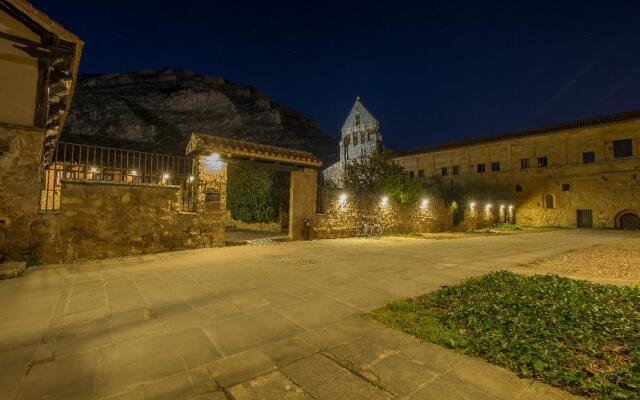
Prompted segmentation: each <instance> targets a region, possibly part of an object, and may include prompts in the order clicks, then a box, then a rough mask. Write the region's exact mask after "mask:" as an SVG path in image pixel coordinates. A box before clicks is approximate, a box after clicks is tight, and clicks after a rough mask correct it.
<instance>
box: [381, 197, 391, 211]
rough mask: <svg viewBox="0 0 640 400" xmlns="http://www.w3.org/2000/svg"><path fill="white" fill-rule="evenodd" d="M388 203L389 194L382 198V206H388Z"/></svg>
mask: <svg viewBox="0 0 640 400" xmlns="http://www.w3.org/2000/svg"><path fill="white" fill-rule="evenodd" d="M387 204H389V197H387V196H384V197H382V199H381V200H380V207H382V208H386V207H387Z"/></svg>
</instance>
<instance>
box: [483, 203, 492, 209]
mask: <svg viewBox="0 0 640 400" xmlns="http://www.w3.org/2000/svg"><path fill="white" fill-rule="evenodd" d="M491 207H493V205H492V204H491V203H489V204H487V205H486V206H484V208H485V209H486V210H491Z"/></svg>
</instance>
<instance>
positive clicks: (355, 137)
mask: <svg viewBox="0 0 640 400" xmlns="http://www.w3.org/2000/svg"><path fill="white" fill-rule="evenodd" d="M357 144H358V134H357V133H354V134H353V145H354V146H355V145H357Z"/></svg>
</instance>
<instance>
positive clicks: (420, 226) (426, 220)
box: [313, 188, 452, 239]
mask: <svg viewBox="0 0 640 400" xmlns="http://www.w3.org/2000/svg"><path fill="white" fill-rule="evenodd" d="M321 210H322V211H323V212H322V213H319V214H317V215H316V218H315V220H314V224H313V237H314V238H316V239H330V238H340V237H352V236H354V232H355V230H356V228H357V227H358V225H359V224H362V223H363V222H364V221H365V219H363V217H366V221H367V223H370V224H379V225H380V226H381V227H382V229H383V232H384V233H385V234H387V233H406V232H440V231H444V230H449V229H451V225H452V219H451V214H450V213H449V210H448V209H447V207H446V206H445V205H444V202H442V201H441V200H436V199H431V200H429V201H428V202H427V203H425V204H423V203H417V204H397V203H394V202H393V201H391V200H388V201H387V202H383V201H381V199H380V197H374V196H359V197H356V198H350V197H347V198H346V199H341V197H340V192H339V191H337V190H332V189H327V188H323V190H322V196H321Z"/></svg>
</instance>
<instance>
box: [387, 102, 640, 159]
mask: <svg viewBox="0 0 640 400" xmlns="http://www.w3.org/2000/svg"><path fill="white" fill-rule="evenodd" d="M634 119H640V110H634V111H623V112H619V113H614V114H606V115H600V116H596V117H592V118H584V119H578V120H574V121H568V122H559V123H555V124H551V125H545V126H539V127H535V128H529V129H522V130H514V131H503V132H500V133H498V134H496V135H491V136H484V137H479V138H476V139H467V140H461V141H457V142H451V143H446V144H441V145H434V146H427V147H422V148H416V149H410V150H407V151H403V152H399V153H398V154H397V155H396V157H403V156H409V155H413V154H420V153H428V152H434V151H440V150H445V149H449V148H457V147H464V146H470V145H474V144H480V143H490V142H497V141H500V140H508V139H515V138H520V137H526V136H534V135H540V134H544V133H553V132H562V131H567V130H572V129H580V128H585V127H592V126H599V125H606V124H612V123H620V122H626V121H631V120H634Z"/></svg>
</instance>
